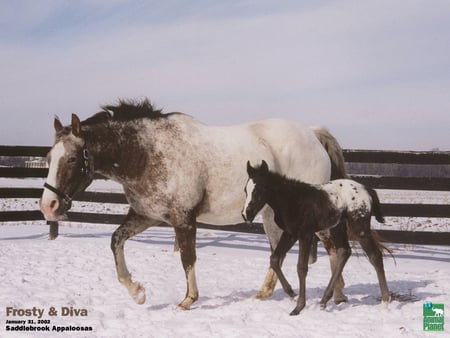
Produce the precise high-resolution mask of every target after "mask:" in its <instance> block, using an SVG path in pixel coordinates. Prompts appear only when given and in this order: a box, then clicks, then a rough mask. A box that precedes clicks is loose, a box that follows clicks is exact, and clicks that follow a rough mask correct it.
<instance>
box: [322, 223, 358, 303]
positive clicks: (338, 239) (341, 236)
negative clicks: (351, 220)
mask: <svg viewBox="0 0 450 338" xmlns="http://www.w3.org/2000/svg"><path fill="white" fill-rule="evenodd" d="M330 238H331V242H332V243H334V246H335V248H336V261H335V262H331V263H332V275H331V279H330V281H329V283H328V286H327V288H326V289H325V292H324V294H323V297H322V300H321V301H320V306H321V308H323V309H324V308H325V307H326V305H327V302H328V301H329V300H330V298H331V297H332V295H333V291H334V292H336V286H339V282H340V279H341V278H342V270H343V269H344V266H345V263H347V260H348V258H349V257H350V255H351V253H352V250H351V248H350V245H349V244H348V239H347V229H346V226H345V223H344V222H341V223H339V224H338V225H337V226H336V227H334V228H332V229H331V230H330ZM330 260H331V258H330ZM333 265H334V266H333ZM335 297H336V296H335ZM344 297H345V296H344Z"/></svg>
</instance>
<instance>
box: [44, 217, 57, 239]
mask: <svg viewBox="0 0 450 338" xmlns="http://www.w3.org/2000/svg"><path fill="white" fill-rule="evenodd" d="M47 224H48V225H50V231H49V235H48V239H56V238H57V237H58V234H59V225H58V222H54V221H47Z"/></svg>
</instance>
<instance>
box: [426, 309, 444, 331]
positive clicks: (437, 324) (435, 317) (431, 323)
mask: <svg viewBox="0 0 450 338" xmlns="http://www.w3.org/2000/svg"><path fill="white" fill-rule="evenodd" d="M423 330H424V331H444V304H434V303H432V302H425V304H423Z"/></svg>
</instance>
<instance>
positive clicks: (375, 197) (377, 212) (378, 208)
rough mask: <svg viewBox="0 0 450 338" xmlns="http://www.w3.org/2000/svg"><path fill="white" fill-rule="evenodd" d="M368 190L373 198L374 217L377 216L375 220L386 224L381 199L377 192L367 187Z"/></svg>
mask: <svg viewBox="0 0 450 338" xmlns="http://www.w3.org/2000/svg"><path fill="white" fill-rule="evenodd" d="M366 189H367V192H368V193H369V195H370V197H371V198H372V215H373V216H375V219H376V220H377V221H378V222H380V223H384V217H383V214H382V213H381V205H380V199H379V198H378V194H377V192H376V191H375V190H374V189H372V188H368V187H366Z"/></svg>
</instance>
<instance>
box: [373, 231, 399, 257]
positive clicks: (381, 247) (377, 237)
mask: <svg viewBox="0 0 450 338" xmlns="http://www.w3.org/2000/svg"><path fill="white" fill-rule="evenodd" d="M370 233H371V235H372V238H373V240H374V242H375V245H376V246H377V248H378V250H380V252H381V253H382V252H384V251H385V252H387V253H388V254H389V255H390V256H391V257H392V259H393V260H394V263H395V265H397V261H396V260H395V257H394V253H393V252H392V250H391V249H389V248H387V247H385V246H384V245H383V244H381V238H380V235H378V232H376V231H375V230H370Z"/></svg>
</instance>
